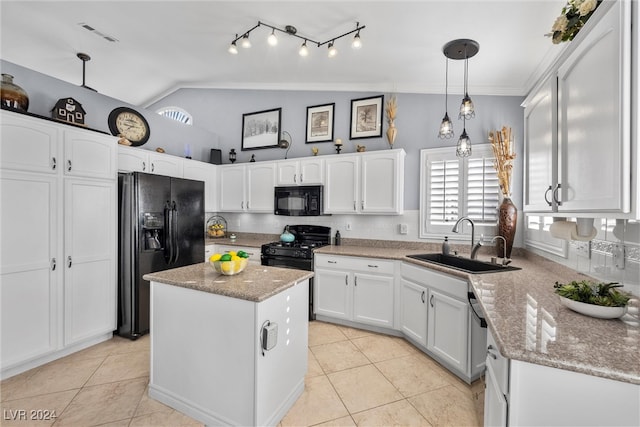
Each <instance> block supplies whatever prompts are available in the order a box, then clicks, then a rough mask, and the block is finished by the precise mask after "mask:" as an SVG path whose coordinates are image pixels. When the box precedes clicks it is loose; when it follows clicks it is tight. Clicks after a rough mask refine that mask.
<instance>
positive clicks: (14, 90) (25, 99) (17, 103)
mask: <svg viewBox="0 0 640 427" xmlns="http://www.w3.org/2000/svg"><path fill="white" fill-rule="evenodd" d="M0 97H1V98H2V105H3V106H4V107H9V108H13V109H14V110H20V111H25V112H26V111H27V109H28V108H29V96H28V95H27V92H25V90H24V89H22V88H21V87H20V86H18V85H17V84H15V83H13V76H12V75H11V74H2V83H1V84H0Z"/></svg>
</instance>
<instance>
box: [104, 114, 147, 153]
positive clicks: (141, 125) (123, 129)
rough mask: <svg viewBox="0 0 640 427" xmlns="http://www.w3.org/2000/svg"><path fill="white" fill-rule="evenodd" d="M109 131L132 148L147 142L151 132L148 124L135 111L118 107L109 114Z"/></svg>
mask: <svg viewBox="0 0 640 427" xmlns="http://www.w3.org/2000/svg"><path fill="white" fill-rule="evenodd" d="M108 123H109V130H110V131H111V133H112V134H113V135H116V136H119V135H122V136H124V137H125V138H127V139H128V140H129V141H130V142H131V145H132V146H134V147H137V146H140V145H143V144H144V143H146V142H147V141H148V140H149V135H150V134H151V130H150V129H149V123H148V122H147V120H146V119H145V118H144V117H143V116H142V114H140V113H138V112H137V111H136V110H133V109H131V108H128V107H118V108H116V109H114V110H113V111H111V113H109V120H108Z"/></svg>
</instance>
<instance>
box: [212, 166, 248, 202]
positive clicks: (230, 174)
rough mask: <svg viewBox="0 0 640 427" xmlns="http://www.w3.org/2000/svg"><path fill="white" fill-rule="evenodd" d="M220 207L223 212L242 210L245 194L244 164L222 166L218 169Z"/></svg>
mask: <svg viewBox="0 0 640 427" xmlns="http://www.w3.org/2000/svg"><path fill="white" fill-rule="evenodd" d="M218 173H219V175H218V178H219V179H218V194H219V196H220V198H219V200H218V207H219V209H220V211H221V212H242V211H243V210H244V209H246V206H245V196H244V191H245V190H244V187H245V185H244V181H245V176H244V166H243V165H238V166H222V167H220V168H219V169H218Z"/></svg>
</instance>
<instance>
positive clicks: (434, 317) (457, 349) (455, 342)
mask: <svg viewBox="0 0 640 427" xmlns="http://www.w3.org/2000/svg"><path fill="white" fill-rule="evenodd" d="M428 313H429V315H428V318H429V320H428V323H427V325H428V333H427V349H428V350H430V351H432V352H433V353H434V354H436V355H437V356H439V357H440V358H441V359H443V360H444V361H445V362H446V363H448V364H449V365H451V367H452V368H454V369H457V370H458V371H460V372H461V373H464V374H466V371H467V340H468V330H469V328H468V317H467V316H468V314H469V306H468V303H467V302H466V301H460V300H457V299H454V298H451V297H450V296H447V295H444V294H441V293H440V292H437V291H434V290H430V291H429V309H428Z"/></svg>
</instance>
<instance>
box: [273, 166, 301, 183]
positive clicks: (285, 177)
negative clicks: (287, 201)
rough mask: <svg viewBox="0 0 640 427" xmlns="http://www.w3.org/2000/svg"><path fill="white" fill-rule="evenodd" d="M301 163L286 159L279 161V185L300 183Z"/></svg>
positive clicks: (277, 172)
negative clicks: (299, 168)
mask: <svg viewBox="0 0 640 427" xmlns="http://www.w3.org/2000/svg"><path fill="white" fill-rule="evenodd" d="M299 166H300V163H299V162H298V161H296V160H284V161H281V162H278V163H277V171H276V174H277V180H276V182H277V183H278V185H298V184H299V183H300V182H299V174H300V171H299V170H298V167H299Z"/></svg>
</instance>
